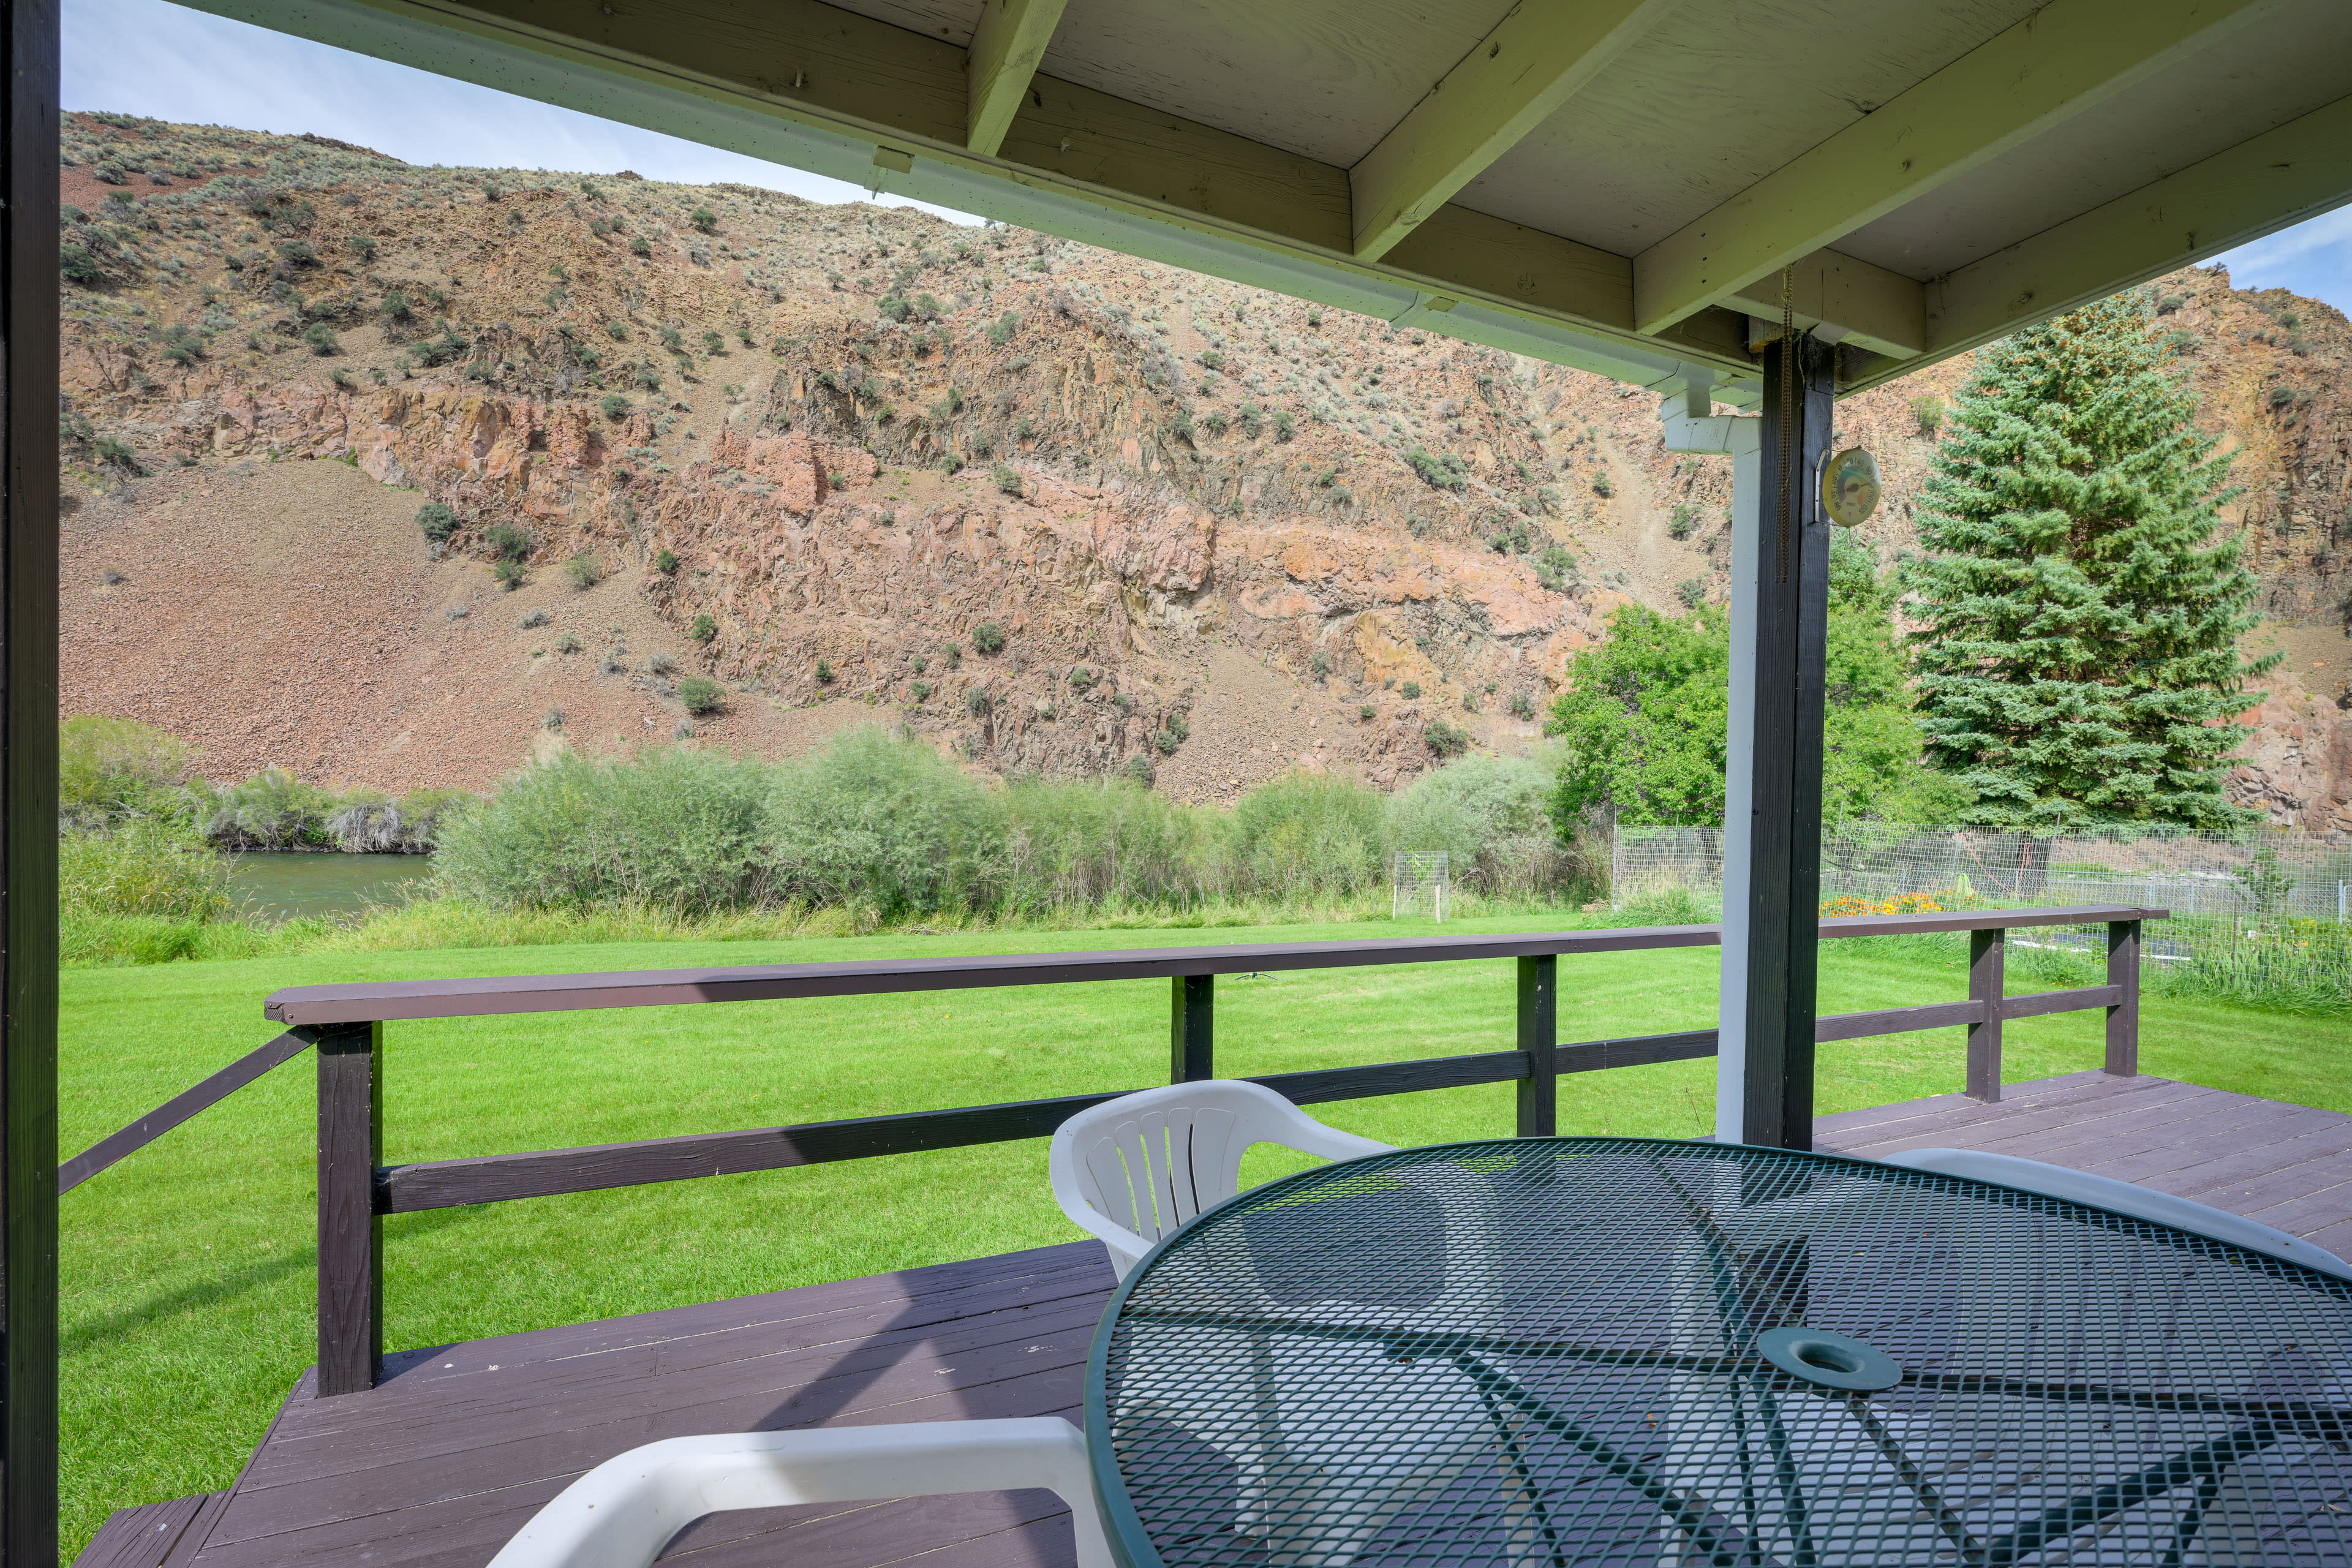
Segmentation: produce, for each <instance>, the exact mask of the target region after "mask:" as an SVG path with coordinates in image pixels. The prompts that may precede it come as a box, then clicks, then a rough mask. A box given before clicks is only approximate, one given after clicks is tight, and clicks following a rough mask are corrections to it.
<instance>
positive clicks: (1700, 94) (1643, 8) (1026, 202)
mask: <svg viewBox="0 0 2352 1568" xmlns="http://www.w3.org/2000/svg"><path fill="white" fill-rule="evenodd" d="M194 3H195V4H197V5H199V7H200V8H202V9H205V10H209V11H213V12H215V13H217V14H219V15H222V16H231V17H235V18H237V19H239V20H243V21H247V22H252V23H256V24H258V25H260V26H267V27H271V28H275V29H277V30H279V31H282V32H287V33H292V34H297V35H299V36H302V37H309V38H312V39H316V40H318V41H320V42H323V43H328V44H332V45H336V46H340V47H344V48H349V49H352V50H356V51H358V52H360V53H362V54H368V55H373V56H376V57H378V58H385V59H391V60H396V61H400V62H402V63H404V64H408V65H413V66H417V67H420V68H425V69H427V70H432V71H436V72H439V73H441V74H444V75H447V76H451V77H457V78H459V79H466V80H469V81H474V82H478V83H480V84H483V85H486V86H489V87H494V88H499V89H504V90H507V91H510V92H514V93H518V94H520V95H522V96H525V97H529V98H534V99H538V100H543V101H546V102H550V103H556V104H561V105H563V106H565V107H567V108H572V109H576V110H584V111H586V112H589V113H592V114H597V115H602V116H605V117H607V118H610V119H614V120H617V121H625V122H628V123H631V124H635V125H639V126H643V127H646V128H647V129H651V130H655V131H660V132H667V133H670V134H673V135H677V136H680V137H685V138H688V139H690V140H694V141H698V142H707V143H709V144H712V145H716V146H722V147H726V148H730V149H731V150H734V151H737V152H740V153H747V154H750V155H751V156H755V157H759V158H763V159H767V160H770V161H772V162H775V163H785V164H790V165H793V166H795V167H799V168H803V169H807V170H811V171H814V172H815V173H819V174H829V175H833V176H835V177H836V178H839V179H843V180H848V181H853V182H856V183H859V184H866V185H867V186H869V187H871V188H875V189H878V190H884V191H888V192H891V193H894V194H897V195H906V196H910V197H915V198H918V199H920V200H924V201H929V202H934V203H938V204H940V205H946V206H950V207H955V208H959V209H961V210H963V211H967V212H971V213H977V214H981V215H983V216H990V217H994V218H998V219H1002V220H1003V221H1006V222H1011V223H1017V224H1021V225H1024V226H1028V227H1032V228H1036V229H1040V230H1044V231H1046V232H1050V233H1055V234H1059V235H1062V236H1065V237H1070V238H1075V239H1080V240H1085V241H1087V242H1090V243H1093V244H1097V245H1101V246H1105V247H1111V248H1115V249H1118V250H1123V251H1127V252H1129V253H1132V254H1135V255H1139V256H1144V257H1149V258H1153V259H1156V260H1160V261H1165V262H1169V263H1171V264H1173V265H1176V266H1180V267H1186V268H1193V269H1196V270H1199V271H1202V272H1206V273H1210V274H1213V275H1217V276H1222V277H1225V278H1228V279H1234V280H1235V281H1239V282H1243V283H1247V284H1251V285H1254V286H1256V287H1261V288H1267V289H1277V290H1280V291H1282V292H1285V293H1288V294H1292V295H1297V296H1300V297H1303V298H1307V299H1310V300H1318V301H1320V302H1322V303H1325V304H1328V305H1332V306H1335V307H1339V308H1341V309H1345V310H1356V311H1360V312H1364V313H1366V314H1370V315H1374V316H1379V317H1381V318H1384V319H1387V320H1390V321H1411V322H1412V323H1413V324H1416V325H1420V326H1423V327H1426V328H1427V329H1429V330H1432V331H1440V332H1444V333H1447V334H1450V335H1453V336H1455V337H1459V338H1463V339H1465V340H1468V341H1471V342H1482V343H1486V344H1490V345H1493V346H1496V347H1499V348H1504V349H1508V350H1511V351H1513V352H1516V353H1525V354H1530V355H1533V356H1536V357H1538V358H1541V359H1546V360H1550V361H1553V362H1555V363H1562V364H1569V365H1574V366H1577V367H1580V368H1582V369H1586V370H1591V371H1595V372H1599V373H1601V374H1606V375H1610V376H1613V377H1617V378H1619V379H1622V380H1626V381H1630V382H1634V383H1637V384H1643V385H1649V386H1659V387H1664V386H1668V385H1673V384H1680V383H1681V382H1683V381H1684V380H1685V379H1686V378H1688V377H1691V376H1693V375H1697V376H1700V377H1711V378H1712V379H1713V380H1714V382H1715V383H1716V384H1717V393H1716V395H1717V397H1718V398H1720V399H1723V400H1725V401H1728V402H1731V403H1734V404H1737V405H1749V404H1752V403H1753V401H1754V399H1755V397H1756V396H1757V395H1758V388H1759V372H1758V370H1757V367H1756V361H1755V359H1754V358H1753V356H1752V355H1751V353H1750V352H1749V342H1750V339H1751V337H1752V336H1754V335H1755V334H1754V333H1753V332H1751V330H1750V328H1749V325H1748V317H1749V316H1751V315H1753V316H1759V317H1767V318H1769V319H1770V320H1771V321H1772V323H1773V329H1774V330H1775V331H1777V329H1778V322H1779V317H1780V310H1781V303H1782V269H1783V268H1788V269H1790V272H1789V283H1790V304H1791V306H1792V308H1793V310H1794V313H1795V315H1796V317H1797V319H1798V320H1799V321H1800V324H1801V325H1805V326H1808V327H1811V328H1813V329H1814V330H1815V331H1817V333H1818V334H1819V335H1822V336H1824V337H1829V338H1832V339H1835V340H1838V341H1840V342H1843V344H1844V345H1845V348H1844V350H1843V360H1842V375H1841V379H1842V384H1843V386H1844V387H1845V388H1847V389H1858V388H1861V387H1864V386H1868V385H1872V384H1875V383H1877V382H1880V381H1883V380H1885V379H1887V378H1889V377H1892V376H1895V375H1899V374H1902V373H1903V372H1904V371H1906V369H1910V368H1913V367H1915V366H1917V365H1919V364H1923V363H1930V362H1932V361H1934V360H1937V359H1940V358H1943V357H1945V356H1948V355H1950V354H1954V353H1960V352H1963V351H1965V350H1967V349H1969V348H1972V347H1974V346H1976V345H1978V344H1979V343H1982V342H1987V341H1989V340H1990V339H1992V338H1995V337H1998V336H2000V335H2001V334H2003V333H2005V332H2008V331H2012V330H2014V329H2015V328H2017V327H2018V326H2020V325H2021V324H2023V323H2025V322H2028V321H2033V320H2036V319H2038V318H2041V317H2043V316H2046V315H2049V314H2051V313H2053V312H2055V311H2057V310H2063V309H2065V308H2067V307H2068V306H2071V305H2073V304H2075V303H2078V302H2080V301H2083V300H2089V299H2095V298H2097V297H2099V296H2101V295H2105V294H2107V293H2111V292H2113V291H2114V290H2116V289H2118V288H2122V287H2125V286H2126V285H2128V284H2131V283H2135V282H2137V281H2140V280H2143V279H2148V278H2152V277H2155V276H2157V275H2158V274H2161V273H2163V272H2166V271H2169V270H2171V269H2173V268H2178V267H2181V266H2184V265H2187V264H2189V263H2190V262H2194V261H2198V260H2200V259H2203V258H2207V257H2210V256H2212V255H2214V254H2216V253H2218V252H2220V251H2222V250H2224V249H2227V248H2229V247H2231V246H2235V245H2239V244H2242V243H2243V242H2245V241H2247V240H2249V239H2252V238H2254V237H2259V236H2261V235H2263V234H2266V233H2269V232H2271V231H2272V230H2274V229H2277V228H2280V227H2283V226H2286V225H2289V224H2292V223H2294V222H2297V221H2299V220H2301V219H2303V218H2305V217H2308V216H2312V215H2314V214H2315V213H2318V212H2322V211H2325V210H2326V209H2327V208H2329V207H2332V206H2335V205H2338V204H2340V203H2342V202H2344V201H2346V200H2347V199H2348V198H2352V96H2347V95H2352V6H2347V5H2345V4H2343V0H2052V3H2050V4H2047V5H2036V4H2035V3H2034V0H1933V3H1930V0H1739V3H1738V4H1733V3H1731V0H1576V3H1573V4H1545V3H1543V0H1522V3H1521V4H1518V5H1511V4H1508V3H1507V0H1456V3H1454V4H1446V5H1434V4H1430V3H1428V0H1277V3H1275V4H1266V3H1265V0H846V3H845V4H839V5H835V4H827V3H826V0H761V3H760V4H757V5H745V4H740V3H738V0H474V3H472V4H457V3H454V0H194ZM484 156H485V158H486V159H490V158H495V156H496V150H495V149H489V148H486V149H484Z"/></svg>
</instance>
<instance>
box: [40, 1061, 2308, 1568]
mask: <svg viewBox="0 0 2352 1568" xmlns="http://www.w3.org/2000/svg"><path fill="white" fill-rule="evenodd" d="M1815 1135H1816V1141H1817V1142H1818V1144H1819V1146H1820V1147H1822V1148H1823V1149H1825V1150H1833V1151H1835V1152H1842V1153H1853V1154H1859V1155H1862V1156H1864V1157H1869V1156H1873V1155H1877V1154H1884V1153H1891V1152H1895V1151H1896V1150H1898V1149H1903V1148H1919V1147H1926V1146H1931V1145H1934V1146H1945V1147H1959V1148H1980V1149H1995V1150H2000V1151H2003V1152H2010V1153H2017V1154H2024V1155H2027V1156H2030V1157H2032V1158H2034V1159H2041V1160H2049V1161H2053V1162H2054V1163H2062V1164H2068V1165H2074V1166H2077V1167H2079V1168H2081V1169H2083V1170H2088V1171H2097V1172H2101V1173H2105V1174H2109V1175H2116V1176H2121V1177H2124V1178H2126V1179H2127V1180H2130V1181H2135V1182H2140V1183H2144V1184H2147V1185H2149V1186H2152V1187H2157V1188H2160V1189H2161V1190H2163V1191H2166V1192H2170V1193H2177V1194H2181V1195H2183V1196H2188V1197H2194V1198H2198V1199H2200V1200H2201V1201H2203V1202H2206V1203H2210V1204H2213V1205H2216V1206H2218V1207H2221V1208H2227V1209H2231V1210H2234V1211H2236V1212H2237V1213H2240V1214H2244V1215H2253V1216H2255V1217H2258V1218H2261V1219H2263V1220H2264V1221H2266V1222H2268V1223H2270V1224H2272V1225H2275V1226H2280V1227H2281V1228H2283V1229H2286V1230H2291V1231H2294V1232H2295V1233H2296V1234H2297V1235H2301V1236H2306V1237H2311V1238H2312V1239H2313V1240H2314V1241H2316V1242H2317V1243H2319V1244H2320V1245H2321V1246H2323V1247H2329V1248H2330V1249H2331V1250H2335V1251H2338V1252H2346V1253H2352V1116H2344V1115H2339V1114H2337V1113H2336V1112H2333V1111H2324V1110H2307V1109H2305V1108H2304V1107H2301V1106H2293V1105H2282V1104H2279V1103H2277V1102H2276V1101H2273V1100H2257V1099H2254V1098H2252V1097H2250V1096H2246V1095H2239V1094H2225V1093H2222V1092H2221V1091H2219V1090H2215V1089H2200V1088H2198V1087H2196V1086H2195V1085H2192V1084H2183V1083H2174V1082H2170V1081H2168V1080H2166V1079H2153V1078H2138V1079H2109V1078H2106V1077H2105V1076H2104V1075H2102V1074H2098V1073H2081V1074H2075V1075H2073V1076H2070V1077H2066V1078H2058V1079H2043V1080H2042V1081H2040V1082H2036V1083H2027V1084H2013V1085H2011V1086H2010V1087H2009V1089H2008V1090H2007V1098H2005V1099H2004V1100H2002V1102H2001V1103H2000V1104H1999V1105H1991V1106H1987V1105H1979V1104H1978V1103H1976V1102H1975V1101H1973V1100H1967V1099H1964V1098H1962V1097H1961V1096H1958V1095H1943V1096H1938V1097H1937V1098H1935V1099H1932V1100H1913V1101H1909V1102H1907V1103H1906V1104H1901V1105H1890V1106H1882V1107H1879V1108H1877V1109H1875V1110H1859V1111H1850V1112H1847V1113H1845V1114H1843V1115H1838V1116H1831V1117H1824V1118H1822V1120H1821V1121H1820V1122H1819V1123H1818V1124H1817V1127H1816V1134H1815ZM1110 1287H1111V1276H1110V1268H1109V1267H1108V1262H1107V1261H1106V1259H1105V1257H1104V1254H1103V1251H1102V1248H1101V1247H1099V1246H1098V1245H1097V1244H1096V1243H1094V1242H1091V1241H1088V1242H1075V1243H1072V1244H1070V1245H1068V1246H1065V1247H1045V1248H1041V1249H1038V1250H1035V1251H1031V1252H1018V1253H1012V1254H1008V1255H1005V1256H1003V1257H997V1258H974V1259H972V1260H971V1261H969V1262H963V1263H951V1264H945V1265H941V1266H940V1267H938V1268H920V1269H913V1270H909V1271H908V1272H905V1273H899V1274H886V1275H878V1276H876V1277H874V1278H871V1279H847V1280H841V1281H838V1282H835V1283H833V1284H828V1285H816V1286H810V1287H807V1288H805V1289H797V1290H782V1291H777V1292H775V1293H773V1294H771V1295H764V1296H748V1297H741V1298H739V1299H737V1300H730V1301H716V1302H710V1303H708V1304H706V1305H702V1306H696V1307H681V1308H677V1309H674V1310H669V1311H663V1312H648V1313H645V1314H642V1315H640V1316H636V1317H630V1318H619V1319H614V1320H610V1321H604V1322H596V1323H582V1324H575V1325H572V1326H570V1327H565V1328H559V1329H546V1330H541V1331H537V1332H533V1333H525V1334H509V1335H504V1336H501V1337H499V1338H497V1339H488V1340H477V1341H472V1342H467V1343H466V1344H462V1345H455V1346H449V1347H446V1348H444V1349H442V1350H439V1351H434V1352H410V1353H408V1354H405V1355H403V1356H400V1357H397V1358H394V1362H393V1364H392V1367H391V1369H390V1371H391V1375H390V1376H389V1377H387V1379H386V1381H385V1382H384V1384H383V1386H381V1387H379V1388H377V1389H375V1390H373V1391H372V1392H370V1393H367V1394H350V1395H346V1396H344V1397H342V1398H340V1399H331V1400H314V1399H312V1398H311V1397H310V1389H309V1386H308V1380H307V1379H306V1380H305V1382H304V1384H301V1385H298V1386H297V1387H296V1388H295V1390H294V1392H293V1394H292V1395H291V1396H290V1397H289V1399H288V1400H287V1403H286V1405H285V1407H284V1409H283V1410H282V1411H281V1412H280V1414H279V1415H278V1421H277V1423H276V1425H275V1426H273V1427H272V1428H271V1429H270V1431H269V1434H268V1436H267V1437H265V1438H264V1439H263V1442H262V1445H261V1447H260V1449H259V1450H258V1451H257V1453H256V1454H255V1455H254V1458H253V1459H252V1461H251V1462H250V1463H249V1464H248V1465H247V1468H246V1471H245V1473H244V1474H243V1475H242V1476H240V1477H239V1478H238V1479H237V1481H236V1485H235V1487H233V1488H232V1489H230V1490H228V1491H226V1492H221V1493H215V1494H212V1495H210V1496H208V1497H204V1498H180V1499H174V1500H171V1501H168V1502H162V1503H155V1504H151V1505H149V1506H147V1507H144V1508H139V1509H128V1510H122V1511H121V1512H120V1513H118V1514H116V1515H115V1516H114V1518H113V1519H111V1520H110V1521H108V1524H107V1526H106V1529H105V1530H104V1531H101V1532H100V1535H99V1537H98V1539H97V1540H95V1541H93V1542H91V1543H90V1546H89V1550H88V1551H87V1552H84V1553H83V1554H82V1557H81V1558H80V1560H79V1563H78V1565H77V1568H194V1565H196V1564H202V1565H204V1568H297V1565H300V1568H312V1565H319V1568H325V1565H327V1564H346V1563H366V1564H368V1565H369V1568H481V1565H482V1564H483V1563H487V1562H488V1561H489V1559H490V1558H491V1556H492V1555H494V1554H495V1553H496V1552H497V1551H498V1549H499V1546H500V1545H501V1544H503V1543H504V1542H505V1541H506V1540H507V1538H508V1537H509V1536H510V1535H512V1534H513V1533H514V1531H516V1530H517V1529H518V1528H520V1525H521V1524H522V1522H523V1521H525V1520H526V1519H528V1518H529V1517H530V1514H531V1513H532V1511H533V1510H536V1509H537V1508H538V1507H539V1506H540V1505H541V1503H544V1502H545V1501H547V1500H548V1499H550V1498H551V1497H553V1496H554V1495H555V1494H556V1493H557V1492H558V1491H561V1490H562V1489H563V1487H564V1486H565V1485H566V1484H568V1483H569V1482H570V1481H571V1480H572V1478H573V1477H575V1476H577V1475H578V1474H579V1473H580V1472H581V1471H583V1470H584V1469H586V1468H589V1467H590V1466H592V1465H594V1464H596V1463H598V1462H600V1461H602V1460H604V1459H606V1458H611V1457H612V1456H613V1455H614V1454H617V1453H620V1452H622V1451H624V1450H625V1449H628V1448H632V1447H636V1446H637V1445H639V1444H641V1443H648V1442H652V1441H654V1440H655V1439H656V1438H661V1437H670V1436H686V1435H688V1434H691V1433H698V1432H730V1431H747V1430H752V1429H757V1428H774V1427H784V1426H824V1425H834V1426H856V1425H866V1424H871V1423H877V1422H890V1421H922V1420H950V1419H958V1418H965V1417H975V1416H992V1415H1070V1416H1072V1417H1074V1418H1075V1417H1076V1414H1077V1409H1078V1403H1079V1399H1080V1385H1081V1380H1082V1378H1083V1375H1084V1370H1085V1363H1086V1355H1087V1345H1088V1342H1089V1341H1090V1340H1091V1338H1092V1335H1093V1331H1094V1326H1095V1322H1096V1320H1097V1318H1098V1317H1099V1316H1100V1315H1101V1312H1102V1308H1103V1303H1104V1301H1105V1300H1106V1298H1107V1297H1108V1293H1109V1290H1110ZM919 1555H922V1556H925V1559H926V1562H925V1568H1066V1565H1067V1564H1069V1563H1071V1562H1072V1552H1071V1548H1070V1533H1069V1526H1068V1523H1067V1521H1066V1516H1065V1515H1064V1514H1063V1513H1062V1510H1061V1509H1060V1507H1059V1505H1058V1504H1057V1503H1056V1502H1055V1500H1054V1498H1053V1497H1052V1495H1051V1494H1049V1493H1045V1492H1034V1493H1030V1492H1022V1493H1009V1494H1004V1495H1002V1496H986V1497H961V1498H934V1499H914V1500H904V1501H898V1502H885V1503H860V1504H842V1505H835V1506H830V1507H824V1508H801V1509H782V1510H764V1511H760V1512H752V1513H735V1514H726V1515H720V1516H717V1517H714V1518H712V1519H709V1520H706V1521H703V1522H702V1523H701V1524H700V1525H698V1526H697V1527H695V1528H694V1529H693V1530H691V1531H688V1532H687V1533H686V1534H684V1535H682V1536H681V1537H680V1538H679V1539H678V1540H677V1542H674V1543H673V1544H672V1546H671V1547H670V1550H669V1552H667V1555H666V1557H665V1559H664V1560H665V1561H666V1562H673V1563H681V1564H687V1565H690V1568H751V1564H754V1563H758V1564H763V1565H765V1564H772V1563H783V1562H793V1563H803V1564H806V1565H807V1568H880V1565H882V1564H886V1563H904V1562H905V1561H906V1560H908V1559H910V1558H914V1557H917V1556H919Z"/></svg>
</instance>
